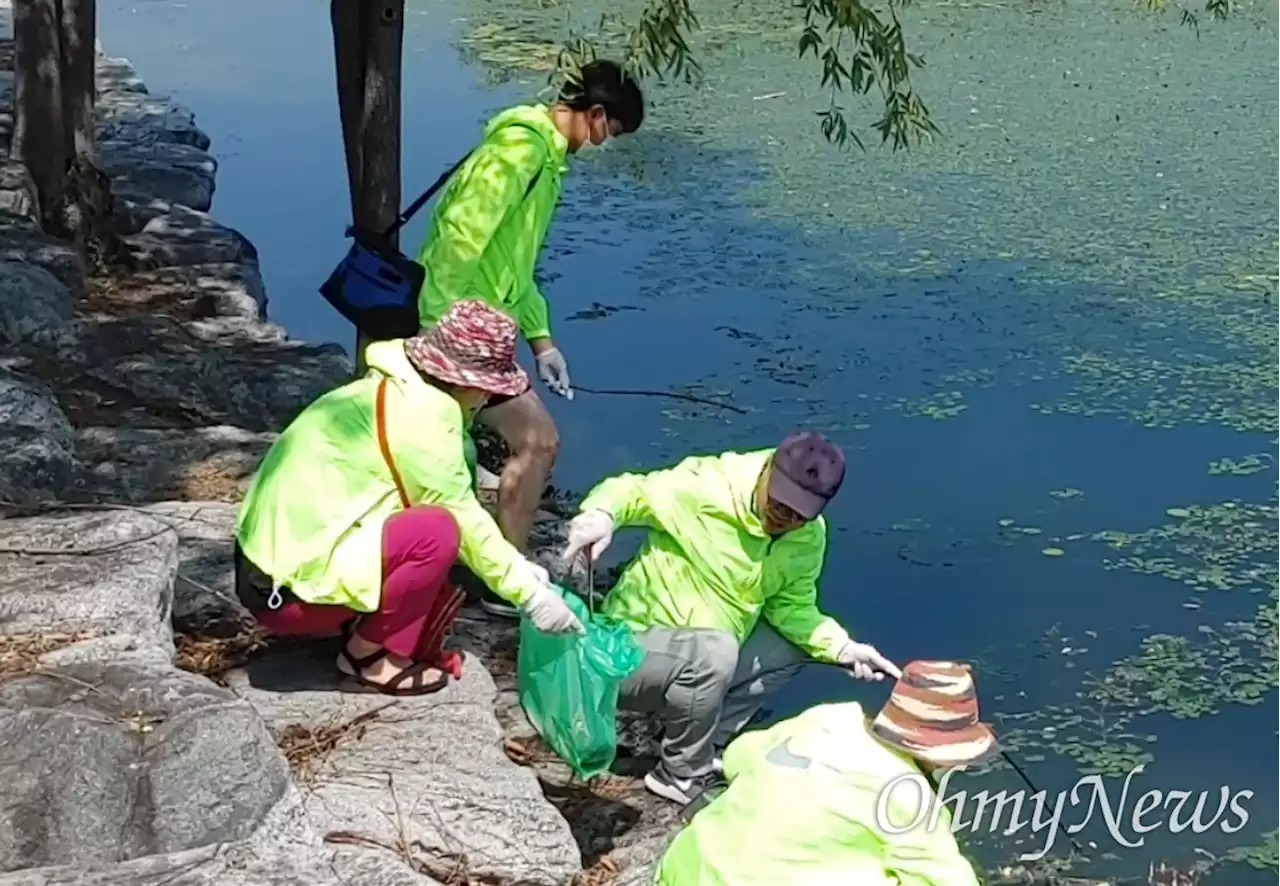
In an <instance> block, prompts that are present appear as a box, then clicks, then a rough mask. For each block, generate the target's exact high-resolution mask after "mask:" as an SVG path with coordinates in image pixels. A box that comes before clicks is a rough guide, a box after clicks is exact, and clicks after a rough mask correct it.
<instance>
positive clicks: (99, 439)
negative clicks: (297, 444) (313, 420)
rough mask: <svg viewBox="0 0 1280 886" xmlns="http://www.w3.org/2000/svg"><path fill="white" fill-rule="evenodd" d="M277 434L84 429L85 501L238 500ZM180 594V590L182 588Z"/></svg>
mask: <svg viewBox="0 0 1280 886" xmlns="http://www.w3.org/2000/svg"><path fill="white" fill-rule="evenodd" d="M275 438H276V435H275V434H274V433H271V432H267V431H264V432H259V433H255V432H253V431H246V430H244V429H243V428H237V427H233V426H231V425H215V426H213V427H208V428H191V429H187V428H177V429H172V428H170V429H166V428H123V427H97V428H83V429H81V430H78V431H76V432H75V455H76V458H77V459H78V460H79V461H80V462H81V463H83V464H84V465H86V466H90V467H89V468H88V470H86V471H85V472H84V476H83V477H82V479H81V484H82V485H81V486H80V489H79V494H80V495H81V496H82V497H83V498H84V499H86V500H94V499H108V498H109V499H112V500H114V501H121V502H128V503H135V504H136V503H142V502H149V501H156V500H164V499H183V500H186V501H205V500H212V501H218V502H223V503H234V502H239V501H240V500H241V499H242V498H243V497H244V493H245V491H246V490H247V489H248V487H249V483H250V482H251V481H252V480H253V474H254V471H256V470H257V469H258V465H259V464H260V463H261V461H262V457H263V456H264V455H265V454H266V452H267V450H268V449H269V448H271V444H272V442H274V440H275ZM179 596H181V591H179Z"/></svg>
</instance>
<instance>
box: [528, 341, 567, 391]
mask: <svg viewBox="0 0 1280 886" xmlns="http://www.w3.org/2000/svg"><path fill="white" fill-rule="evenodd" d="M533 362H534V364H535V365H536V366H537V367H538V378H540V379H542V383H543V384H544V385H546V386H547V387H549V388H550V389H551V390H553V391H555V392H556V393H557V394H559V395H560V396H561V397H564V398H565V399H566V400H572V399H573V388H571V387H569V364H568V363H566V362H565V359H564V354H561V353H560V349H559V348H547V349H546V350H545V351H543V352H542V353H541V354H538V355H537V356H536V357H534V358H533Z"/></svg>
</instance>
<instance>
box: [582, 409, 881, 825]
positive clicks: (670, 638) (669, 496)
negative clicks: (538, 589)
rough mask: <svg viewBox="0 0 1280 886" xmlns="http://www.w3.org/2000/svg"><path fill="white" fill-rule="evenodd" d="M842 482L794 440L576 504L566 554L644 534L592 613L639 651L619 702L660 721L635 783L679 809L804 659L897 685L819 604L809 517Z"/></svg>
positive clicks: (615, 482) (835, 464)
mask: <svg viewBox="0 0 1280 886" xmlns="http://www.w3.org/2000/svg"><path fill="white" fill-rule="evenodd" d="M844 473H845V459H844V455H843V453H841V451H840V449H839V448H838V447H836V446H835V445H834V444H832V443H831V442H829V441H828V440H827V439H826V438H824V437H823V436H822V435H821V434H817V433H812V432H802V433H796V434H792V435H791V436H789V437H788V438H787V439H786V440H784V441H783V442H782V444H781V445H780V446H778V447H777V448H776V449H764V450H759V451H755V452H746V453H736V452H728V453H724V454H723V455H714V456H694V457H690V458H687V459H685V460H684V461H682V462H680V463H679V464H677V465H675V466H674V467H671V468H666V469H663V470H657V471H652V472H650V473H647V474H634V473H629V474H622V475H620V476H617V477H613V478H611V479H608V480H605V481H604V482H603V483H601V484H600V485H598V486H597V487H596V488H595V489H593V490H592V491H591V492H590V493H589V494H588V495H587V497H586V498H585V499H584V500H583V503H582V513H581V514H579V515H578V516H577V517H575V518H574V519H573V520H572V521H571V523H570V525H569V539H568V544H567V546H566V548H565V557H566V558H572V557H574V556H576V555H577V554H578V552H579V551H587V552H588V555H589V556H590V557H592V558H593V559H594V558H598V557H599V556H600V554H601V552H603V551H604V549H605V548H606V547H607V546H608V544H609V542H610V540H611V539H612V537H613V533H614V530H615V529H617V528H621V527H625V526H636V527H641V528H643V529H645V530H646V531H647V536H646V538H645V541H644V543H643V545H642V546H641V548H640V551H639V552H638V553H637V555H636V557H635V559H634V560H633V561H632V562H631V563H630V564H629V565H628V566H627V568H626V570H625V571H624V572H623V573H622V575H621V576H620V578H619V579H618V582H617V584H616V585H615V586H614V588H613V590H612V591H611V592H610V593H609V596H608V598H607V600H606V603H605V606H604V611H605V613H606V614H608V615H610V616H612V617H614V618H616V619H618V620H620V621H622V622H623V623H625V624H627V625H628V626H630V627H631V628H632V629H633V630H634V631H635V632H636V639H637V641H638V642H639V643H640V645H641V646H643V647H644V648H645V650H646V654H645V659H644V663H643V664H642V665H641V666H640V668H639V670H637V671H636V672H635V673H634V674H633V675H632V676H630V677H628V678H627V679H626V680H625V681H624V682H623V683H622V685H621V687H620V688H619V704H620V705H621V706H623V707H625V708H629V709H632V710H641V711H655V712H658V713H660V714H661V715H662V716H663V719H664V724H665V732H664V735H663V739H662V760H661V762H660V763H659V764H658V765H657V766H656V767H655V768H654V769H653V770H652V771H651V772H649V773H648V774H647V775H646V776H645V785H646V787H648V789H649V790H650V791H652V792H653V793H655V794H657V795H659V796H661V797H665V798H666V799H669V800H672V801H674V802H676V803H681V804H685V803H689V802H691V801H692V800H693V799H694V798H695V797H697V796H698V794H700V793H701V792H702V791H703V790H705V789H707V788H708V787H712V786H714V785H715V783H716V781H717V775H716V772H715V769H716V760H717V757H718V754H719V753H720V751H722V750H723V748H724V747H725V745H726V744H727V743H728V741H729V739H730V738H732V737H733V735H734V734H736V733H737V732H738V731H740V730H741V729H742V728H743V727H744V726H745V725H746V724H747V723H748V722H749V721H750V720H751V718H752V717H753V716H754V715H755V714H756V713H757V712H758V711H759V710H760V708H761V706H762V705H763V704H764V702H765V701H766V699H767V698H768V697H769V695H771V694H772V693H773V692H775V691H777V689H778V688H780V687H781V686H782V685H783V684H785V683H786V682H787V681H788V680H790V679H791V678H792V677H793V676H794V675H795V674H796V673H798V672H799V670H800V668H801V667H802V666H803V664H804V662H805V661H806V660H807V659H809V658H813V659H817V660H819V661H823V662H828V663H833V664H841V665H844V666H846V667H848V668H849V669H850V670H851V671H852V672H853V673H854V674H855V675H856V676H859V677H862V678H864V679H883V677H884V674H885V673H888V674H890V675H891V676H897V674H898V671H897V668H896V667H895V666H894V665H893V663H892V662H890V661H888V660H886V659H885V658H884V657H883V656H881V655H880V653H879V652H877V651H876V649H875V648H874V647H872V646H869V645H867V644H865V643H858V642H855V641H854V640H853V639H851V638H850V636H849V633H848V632H847V631H846V630H845V629H844V628H843V627H841V626H840V625H839V624H838V623H837V622H836V621H835V620H834V619H833V618H831V617H829V616H827V615H825V614H823V612H822V611H821V610H819V608H818V604H817V595H818V587H817V583H818V577H819V575H820V574H821V572H822V565H823V558H824V556H825V551H826V523H825V521H824V519H823V518H822V516H821V514H822V511H823V509H824V508H825V507H826V505H827V503H828V502H829V501H830V500H831V499H832V497H833V496H834V495H835V494H836V491H837V490H838V489H839V488H840V484H841V483H842V482H843V480H844Z"/></svg>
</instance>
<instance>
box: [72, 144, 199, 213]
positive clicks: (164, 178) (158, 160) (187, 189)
mask: <svg viewBox="0 0 1280 886" xmlns="http://www.w3.org/2000/svg"><path fill="white" fill-rule="evenodd" d="M95 147H96V150H97V155H98V163H99V165H100V166H101V167H102V171H103V172H105V173H106V174H107V175H108V176H109V177H110V178H111V190H112V193H113V194H114V195H115V196H116V197H118V198H120V199H123V200H128V201H131V202H144V203H146V202H150V201H153V200H162V201H165V202H168V203H176V204H181V205H182V206H187V207H189V208H191V209H195V210H199V211H201V212H204V211H207V210H208V209H209V207H210V206H211V205H212V204H213V191H214V176H215V175H216V173H217V170H218V164H217V161H216V160H214V159H213V157H211V156H209V154H207V153H205V152H204V151H202V150H201V149H199V148H196V147H193V146H191V145H187V144H179V143H174V142H155V143H153V144H148V145H139V144H134V143H133V142H129V141H124V140H121V139H109V140H107V141H103V142H99V143H98V144H97V145H96V146H95Z"/></svg>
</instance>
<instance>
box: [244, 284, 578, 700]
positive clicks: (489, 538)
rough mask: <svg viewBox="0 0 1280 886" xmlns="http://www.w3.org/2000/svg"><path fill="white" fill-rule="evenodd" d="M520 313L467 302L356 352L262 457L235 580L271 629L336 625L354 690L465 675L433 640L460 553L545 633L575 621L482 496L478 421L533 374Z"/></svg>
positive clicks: (423, 687) (443, 620)
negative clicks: (475, 471) (416, 329)
mask: <svg viewBox="0 0 1280 886" xmlns="http://www.w3.org/2000/svg"><path fill="white" fill-rule="evenodd" d="M515 349H516V324H515V323H514V322H513V321H512V320H511V319H510V318H509V317H507V316H505V315H504V314H502V313H501V312H499V311H496V310H494V309H493V308H491V307H489V306H488V305H486V304H485V303H483V302H481V301H477V300H465V301H460V302H457V303H455V304H454V305H453V306H452V307H451V308H450V309H449V310H448V311H447V312H446V313H445V315H444V317H443V318H441V320H440V322H439V323H437V324H436V325H435V326H433V327H432V328H431V329H428V330H424V331H423V332H421V333H420V334H419V335H416V336H414V337H412V338H408V339H391V340H388V341H380V342H375V343H372V344H370V345H369V346H368V347H367V348H366V349H365V365H366V367H367V370H366V372H365V375H364V376H363V377H361V378H359V379H356V380H355V381H351V382H348V383H347V384H345V385H342V386H341V387H338V388H335V389H334V390H332V391H330V392H329V393H327V394H325V395H323V396H321V397H320V398H318V399H317V400H315V401H314V402H312V403H311V404H310V405H309V406H307V408H306V409H304V410H303V411H302V412H301V413H300V414H299V415H298V416H297V418H295V419H294V420H293V421H292V422H290V424H289V426H288V427H287V428H285V430H284V431H283V432H282V433H281V434H280V436H279V438H278V439H277V440H276V441H275V443H273V444H272V446H271V448H270V449H269V450H268V451H267V454H266V455H265V456H264V457H263V460H262V464H261V465H259V467H258V470H257V472H256V473H255V475H254V478H253V481H252V483H251V485H250V487H249V490H248V492H247V493H246V495H245V499H244V502H243V503H242V504H241V506H240V510H239V513H238V515H237V518H236V531H235V547H234V561H235V572H236V592H237V594H238V596H239V597H240V599H241V601H242V602H243V603H244V604H245V606H246V607H247V608H248V609H249V611H250V612H251V613H253V615H254V616H255V617H256V618H257V620H258V621H259V622H260V623H261V624H262V626H263V627H264V628H266V629H267V630H268V631H269V632H271V633H273V634H277V635H281V636H302V637H332V636H342V637H343V639H344V642H343V644H342V648H341V651H340V653H339V656H338V662H337V667H338V670H340V671H341V672H342V673H343V674H345V675H346V676H347V677H348V678H350V681H351V682H352V683H353V684H354V685H353V688H355V689H357V690H359V691H375V692H383V693H388V694H393V695H422V694H426V693H430V692H436V691H439V690H440V689H443V688H444V687H445V685H447V683H448V679H449V674H452V675H453V676H454V677H457V676H459V675H460V671H461V659H460V658H459V657H458V656H457V654H456V653H452V652H448V651H446V650H445V649H444V648H443V643H444V637H445V633H446V631H447V630H448V628H449V626H450V625H451V623H452V622H453V620H454V618H455V617H456V616H457V614H458V607H459V606H460V604H461V596H462V595H461V593H460V592H458V591H457V590H455V589H454V588H453V587H452V586H451V585H450V584H449V581H448V573H449V569H450V568H451V567H452V566H453V565H454V562H455V560H457V559H460V560H461V561H462V562H463V563H464V564H466V566H467V567H468V568H470V569H471V570H472V571H473V572H474V573H475V574H476V575H477V576H479V577H480V579H481V580H483V581H484V582H486V583H487V584H488V586H489V587H490V588H492V589H493V591H494V592H495V593H497V594H498V595H499V596H500V597H502V598H503V599H505V600H508V601H510V603H511V604H512V605H513V606H516V607H519V609H520V610H522V611H523V612H525V613H526V614H527V615H528V616H529V619H530V621H532V622H533V624H534V626H535V627H537V628H538V629H539V630H542V631H546V632H549V633H583V626H582V624H581V623H580V622H579V621H578V619H577V617H575V616H574V614H573V613H572V612H571V611H570V610H569V607H568V606H567V605H566V604H565V602H564V600H563V599H562V598H561V597H560V595H559V594H557V593H556V592H555V590H554V589H553V588H552V587H551V584H550V579H549V577H548V575H547V571H546V570H545V569H544V568H542V567H541V566H539V565H538V564H536V563H532V562H530V561H529V560H527V559H526V558H525V557H524V556H522V555H521V554H520V552H519V551H517V550H516V549H515V548H514V547H512V546H511V544H510V543H508V542H507V541H506V539H504V538H503V537H502V534H501V532H499V530H498V527H497V525H496V524H495V523H494V521H493V518H492V517H491V516H490V515H489V513H488V511H486V510H485V509H484V508H483V507H482V506H481V504H480V502H479V501H478V500H477V499H476V496H475V492H474V491H473V487H472V479H471V473H470V470H469V468H468V464H467V457H466V451H465V450H466V438H467V430H468V427H469V426H470V424H471V420H472V417H473V416H474V415H475V413H476V412H477V411H478V410H479V409H480V408H481V407H483V406H484V404H485V402H486V401H487V400H488V399H489V398H490V397H493V396H502V395H504V394H510V393H512V392H513V391H518V390H521V389H522V388H524V387H525V386H527V385H528V379H527V377H526V376H525V373H524V370H522V369H521V368H520V367H519V365H518V364H517V363H516V362H515Z"/></svg>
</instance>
